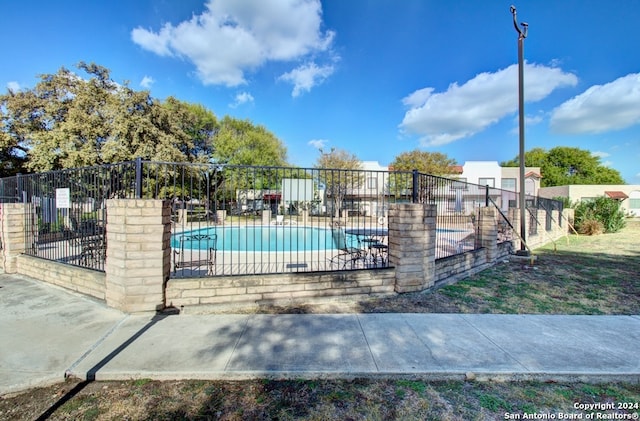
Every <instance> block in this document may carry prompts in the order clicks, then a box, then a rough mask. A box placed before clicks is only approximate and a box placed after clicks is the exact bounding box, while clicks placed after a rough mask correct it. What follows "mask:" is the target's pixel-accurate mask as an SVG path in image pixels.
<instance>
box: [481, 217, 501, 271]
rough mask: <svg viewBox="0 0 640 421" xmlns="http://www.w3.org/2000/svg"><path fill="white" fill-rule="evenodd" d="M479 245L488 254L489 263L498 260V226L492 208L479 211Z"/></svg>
mask: <svg viewBox="0 0 640 421" xmlns="http://www.w3.org/2000/svg"><path fill="white" fill-rule="evenodd" d="M478 243H479V244H480V247H482V248H484V249H485V250H486V253H487V262H488V263H490V262H495V261H496V260H497V258H498V224H497V221H496V210H495V209H494V208H492V207H487V208H479V209H478Z"/></svg>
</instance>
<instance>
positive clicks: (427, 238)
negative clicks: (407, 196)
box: [389, 203, 437, 293]
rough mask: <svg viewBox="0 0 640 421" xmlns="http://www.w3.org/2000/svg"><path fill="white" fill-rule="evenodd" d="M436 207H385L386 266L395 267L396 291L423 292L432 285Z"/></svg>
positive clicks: (433, 280) (406, 204) (417, 205)
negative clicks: (387, 225) (387, 219)
mask: <svg viewBox="0 0 640 421" xmlns="http://www.w3.org/2000/svg"><path fill="white" fill-rule="evenodd" d="M436 217H437V215H436V205H433V204H430V205H421V204H415V203H392V204H391V205H390V206H389V264H390V265H391V266H393V267H395V268H396V279H395V290H396V292H400V293H402V292H415V291H423V290H425V289H427V288H430V287H432V286H433V285H434V282H435V256H436Z"/></svg>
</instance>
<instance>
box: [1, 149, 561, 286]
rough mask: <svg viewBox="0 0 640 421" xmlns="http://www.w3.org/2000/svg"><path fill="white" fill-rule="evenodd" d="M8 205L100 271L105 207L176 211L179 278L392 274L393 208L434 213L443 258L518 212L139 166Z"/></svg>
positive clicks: (371, 185) (20, 190)
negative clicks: (489, 214)
mask: <svg viewBox="0 0 640 421" xmlns="http://www.w3.org/2000/svg"><path fill="white" fill-rule="evenodd" d="M0 196H2V198H3V200H4V201H19V202H24V203H27V204H28V205H29V206H28V207H29V212H28V215H29V217H28V218H27V219H28V221H27V224H26V225H27V228H26V230H27V232H26V238H27V240H26V241H27V244H26V246H27V253H28V254H31V255H34V256H38V257H42V258H45V259H49V260H55V261H59V262H64V263H68V264H72V265H77V266H82V267H86V268H90V269H95V270H104V262H105V250H106V234H105V230H106V229H107V227H106V200H107V199H111V198H149V199H165V200H170V201H171V207H172V216H171V221H172V227H171V230H172V239H171V246H172V275H171V276H173V277H186V276H216V275H240V274H261V273H286V272H310V271H327V270H351V269H376V268H381V267H386V266H388V265H389V261H388V255H389V247H390V245H389V242H388V219H387V218H388V211H389V205H390V204H391V203H399V202H412V203H431V204H435V205H436V206H437V215H438V217H437V222H436V224H437V234H436V258H438V259H440V258H445V257H448V256H452V255H456V254H460V253H464V252H467V251H470V250H474V249H476V248H478V246H479V245H478V244H477V243H478V242H477V234H478V233H477V224H475V218H476V215H477V209H478V208H479V207H482V206H489V205H490V204H494V205H495V206H497V207H499V208H500V209H503V210H505V211H506V210H507V209H508V208H509V207H515V206H517V197H516V193H514V192H508V191H504V190H500V189H493V188H488V187H486V186H478V185H474V184H470V183H466V182H462V181H458V180H452V179H447V178H442V177H436V176H432V175H427V174H420V173H418V172H417V171H413V172H403V171H392V172H388V171H373V170H372V171H370V170H343V169H317V168H291V167H250V166H230V165H215V164H188V163H169V162H149V161H142V160H136V161H131V162H124V163H120V164H114V165H104V166H98V167H89V168H81V169H72V170H64V171H54V172H49V173H43V174H29V175H22V176H17V177H10V178H5V179H0ZM529 202H531V203H532V204H538V203H539V204H541V206H542V205H544V206H549V207H550V208H552V209H557V207H558V205H557V203H559V202H556V201H552V202H556V203H552V204H550V203H547V202H545V201H541V200H540V199H538V198H531V199H530V200H528V201H527V203H528V204H529ZM560 206H561V205H560ZM506 231H508V229H506V230H505V232H506ZM506 238H507V236H506V235H505V236H503V237H502V239H503V240H505V239H506ZM499 240H500V237H499Z"/></svg>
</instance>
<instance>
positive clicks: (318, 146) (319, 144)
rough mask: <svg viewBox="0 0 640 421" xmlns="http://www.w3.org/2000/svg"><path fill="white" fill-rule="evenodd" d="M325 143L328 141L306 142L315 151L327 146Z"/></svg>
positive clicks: (315, 140)
mask: <svg viewBox="0 0 640 421" xmlns="http://www.w3.org/2000/svg"><path fill="white" fill-rule="evenodd" d="M327 143H329V141H328V140H326V139H313V140H310V141H308V142H307V145H311V146H313V147H314V148H316V149H322V148H324V147H325V146H327Z"/></svg>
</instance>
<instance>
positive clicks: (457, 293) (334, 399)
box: [0, 221, 640, 420]
mask: <svg viewBox="0 0 640 421" xmlns="http://www.w3.org/2000/svg"><path fill="white" fill-rule="evenodd" d="M534 254H535V255H536V256H537V261H536V262H535V264H534V265H533V266H530V265H528V264H526V263H523V262H521V261H513V260H512V261H508V260H505V261H504V262H501V263H500V264H498V265H497V266H495V267H493V268H491V269H488V270H485V271H483V272H481V273H478V274H477V275H475V276H473V277H471V278H468V279H466V280H463V281H460V282H458V283H456V284H454V285H449V286H446V287H443V288H440V289H437V290H435V291H429V292H425V293H414V294H403V295H399V296H397V297H392V298H385V299H371V300H367V301H363V302H357V303H356V302H354V303H350V304H349V305H341V306H330V307H327V306H299V307H291V308H271V309H268V312H272V313H303V312H307V313H318V312H366V313H372V312H405V313H406V312H446V313H515V314H521V313H533V314H640V221H629V222H628V224H627V227H626V228H625V229H624V230H623V231H622V232H619V233H616V234H604V235H599V236H594V237H586V236H580V237H575V236H570V237H568V238H567V239H562V240H560V241H557V242H556V244H550V245H548V246H546V247H544V248H542V249H539V250H536V251H535V253H534ZM589 403H590V404H594V405H597V409H595V410H591V411H588V410H580V409H576V405H582V404H589ZM639 406H640V385H638V384H618V383H614V384H599V385H593V384H582V383H574V384H555V383H532V382H514V383H478V382H473V381H469V382H428V381H423V380H421V379H420V378H419V377H416V378H399V379H395V380H388V379H387V380H372V379H352V380H299V381H290V380H287V381H277V380H251V381H236V382H220V381H217V382H210V381H166V382H160V381H151V380H144V379H143V380H136V381H127V382H80V381H79V380H77V379H70V380H68V381H67V382H65V383H61V384H57V385H54V386H51V387H45V388H36V389H32V390H29V391H27V392H25V393H20V394H17V395H14V396H4V397H1V398H0V419H2V420H5V419H6V420H34V419H52V420H78V419H81V420H208V419H220V420H289V419H307V420H395V419H401V420H413V419H416V420H418V419H419V420H424V419H434V420H472V419H477V420H494V419H518V418H516V416H519V417H520V418H519V419H523V417H524V414H534V415H544V414H548V415H549V414H551V415H554V416H555V419H559V418H558V417H559V416H562V415H561V414H564V415H566V416H567V418H565V419H585V418H586V417H587V416H588V414H590V413H593V414H594V418H593V419H607V418H606V417H608V416H610V417H614V416H616V417H617V418H610V419H638V418H637V417H638V415H637V414H638V413H639V412H640V408H639ZM578 407H579V406H578ZM615 414H617V415H615ZM534 415H532V416H534ZM569 415H573V416H575V417H576V418H568V416H569ZM509 416H513V418H508V417H509ZM578 416H581V417H582V418H577V417H578ZM598 417H599V418H598ZM624 417H626V418H624ZM532 419H533V418H532ZM538 419H541V418H538ZM547 419H549V418H547Z"/></svg>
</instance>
